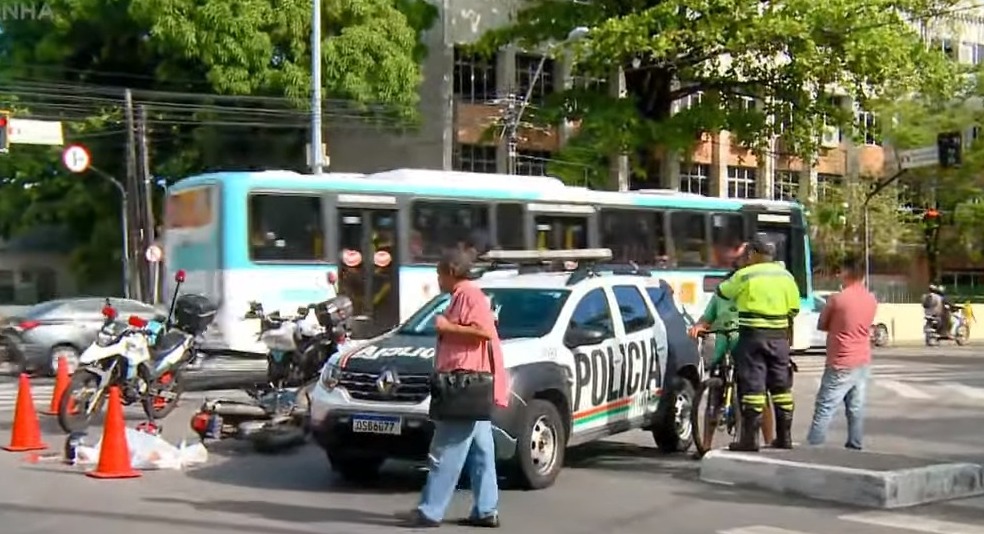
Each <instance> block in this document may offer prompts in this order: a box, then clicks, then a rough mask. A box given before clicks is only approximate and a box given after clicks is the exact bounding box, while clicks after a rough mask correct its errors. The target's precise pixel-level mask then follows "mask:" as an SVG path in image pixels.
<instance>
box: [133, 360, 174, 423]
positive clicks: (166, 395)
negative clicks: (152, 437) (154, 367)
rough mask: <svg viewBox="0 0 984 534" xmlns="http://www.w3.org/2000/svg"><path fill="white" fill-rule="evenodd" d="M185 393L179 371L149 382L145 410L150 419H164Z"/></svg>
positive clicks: (144, 401) (163, 374)
mask: <svg viewBox="0 0 984 534" xmlns="http://www.w3.org/2000/svg"><path fill="white" fill-rule="evenodd" d="M182 393H184V380H182V378H181V373H180V372H178V371H167V372H165V373H162V374H161V376H159V377H157V378H156V379H155V380H147V394H146V395H144V397H143V402H142V403H141V404H143V409H144V413H145V414H146V415H147V418H148V419H151V420H155V419H164V418H165V417H167V416H168V414H170V413H171V412H173V411H174V409H175V408H177V407H178V401H180V400H181V394H182Z"/></svg>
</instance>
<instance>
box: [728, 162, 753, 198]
mask: <svg viewBox="0 0 984 534" xmlns="http://www.w3.org/2000/svg"><path fill="white" fill-rule="evenodd" d="M756 177H757V176H756V169H755V168H752V167H728V196H729V197H730V198H755V179H756Z"/></svg>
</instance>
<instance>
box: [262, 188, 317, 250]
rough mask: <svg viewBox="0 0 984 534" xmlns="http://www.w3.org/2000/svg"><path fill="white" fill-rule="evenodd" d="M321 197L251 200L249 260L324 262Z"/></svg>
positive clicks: (265, 195)
mask: <svg viewBox="0 0 984 534" xmlns="http://www.w3.org/2000/svg"><path fill="white" fill-rule="evenodd" d="M321 215H322V213H321V197H316V196H309V195H279V194H272V193H263V194H253V195H250V196H249V214H248V217H249V256H250V259H251V260H253V261H308V262H311V261H315V262H322V261H325V251H324V235H325V228H324V222H323V220H322V216H321Z"/></svg>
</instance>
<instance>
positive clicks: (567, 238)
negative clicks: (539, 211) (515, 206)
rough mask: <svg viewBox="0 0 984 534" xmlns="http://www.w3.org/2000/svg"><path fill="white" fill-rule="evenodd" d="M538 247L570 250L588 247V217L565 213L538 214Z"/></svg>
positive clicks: (540, 248)
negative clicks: (564, 214)
mask: <svg viewBox="0 0 984 534" xmlns="http://www.w3.org/2000/svg"><path fill="white" fill-rule="evenodd" d="M534 224H535V225H536V248H537V249H539V250H570V249H577V248H588V219H587V218H586V217H577V216H573V217H572V216H563V215H537V216H536V218H535V219H534Z"/></svg>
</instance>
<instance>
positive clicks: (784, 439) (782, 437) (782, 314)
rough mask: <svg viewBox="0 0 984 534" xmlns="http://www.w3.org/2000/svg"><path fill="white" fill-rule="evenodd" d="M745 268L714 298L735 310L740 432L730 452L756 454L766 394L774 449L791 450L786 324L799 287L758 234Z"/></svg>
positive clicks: (796, 304) (796, 303) (792, 314)
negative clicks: (771, 407)
mask: <svg viewBox="0 0 984 534" xmlns="http://www.w3.org/2000/svg"><path fill="white" fill-rule="evenodd" d="M748 253H749V258H748V262H749V265H748V266H747V267H743V268H741V269H739V270H738V271H736V272H735V273H734V275H732V276H731V278H728V279H727V280H725V281H724V282H722V283H721V284H719V285H718V287H717V291H716V293H717V295H718V296H719V297H721V298H723V299H726V300H729V301H732V302H734V304H735V307H736V308H738V343H737V344H736V345H735V350H734V352H733V355H734V358H735V367H736V371H737V375H738V392H739V396H740V398H741V410H742V412H741V415H742V417H741V428H740V429H739V435H738V441H737V442H735V443H732V444H731V445H730V447H729V448H730V449H731V450H733V451H746V452H758V450H759V439H758V438H759V436H758V434H759V429H760V428H761V426H762V413H763V412H764V411H765V409H766V407H767V406H768V400H769V395H771V397H772V403H773V405H774V407H775V419H776V422H775V426H776V440H775V441H774V442H773V444H772V445H773V446H774V447H776V448H780V449H791V448H792V447H793V441H792V427H793V392H792V373H791V368H792V363H791V361H790V356H789V351H790V339H789V334H790V331H791V328H790V324H791V323H792V320H793V318H794V317H795V316H796V315H797V314H798V313H799V305H800V298H799V287H798V286H797V285H796V280H795V279H793V275H792V274H791V273H790V272H789V271H787V270H786V268H785V267H783V266H782V264H780V263H779V262H776V261H775V246H774V245H773V244H772V243H770V242H768V241H766V240H765V239H764V238H763V237H762V236H757V237H756V238H755V239H753V240H752V241H751V242H750V243H749V244H748Z"/></svg>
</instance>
